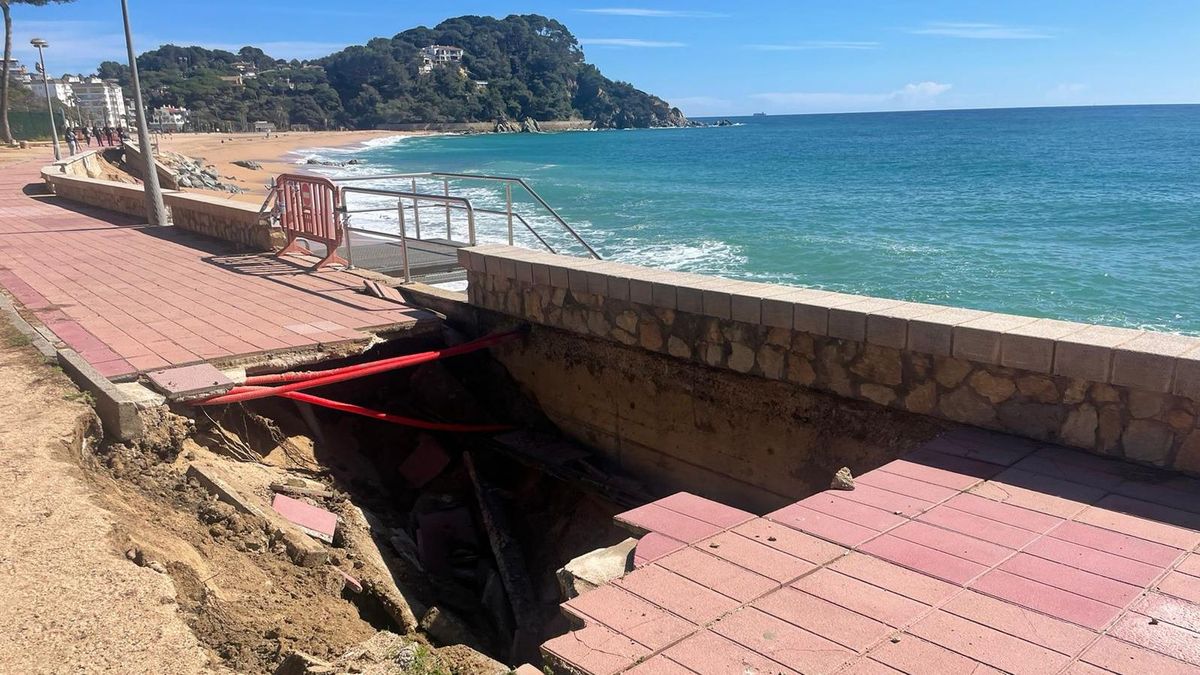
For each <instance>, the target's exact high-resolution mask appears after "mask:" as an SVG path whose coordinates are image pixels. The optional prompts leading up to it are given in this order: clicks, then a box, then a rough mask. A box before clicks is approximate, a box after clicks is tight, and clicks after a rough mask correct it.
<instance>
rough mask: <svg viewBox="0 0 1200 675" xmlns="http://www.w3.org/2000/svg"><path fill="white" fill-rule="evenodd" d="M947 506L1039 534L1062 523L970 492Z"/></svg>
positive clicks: (948, 502)
mask: <svg viewBox="0 0 1200 675" xmlns="http://www.w3.org/2000/svg"><path fill="white" fill-rule="evenodd" d="M945 506H948V507H950V508H952V509H958V510H959V511H966V512H967V513H971V514H974V515H977V516H981V517H983V518H987V519H989V520H992V521H995V522H997V523H1004V524H1005V525H1011V526H1012V527H1019V528H1021V529H1023V530H1029V531H1030V532H1037V533H1039V534H1041V533H1044V532H1047V531H1049V530H1050V529H1051V528H1053V527H1054V526H1055V525H1058V524H1059V523H1061V522H1062V519H1061V518H1058V517H1055V516H1051V515H1047V514H1045V513H1040V512H1038V511H1033V510H1030V509H1024V508H1021V507H1019V506H1013V505H1011V504H1004V503H1002V502H997V501H994V500H991V499H986V498H984V497H980V496H979V495H976V494H972V493H969V492H964V493H963V494H960V495H956V496H954V497H952V498H951V499H950V500H948V501H947V502H946V503H945Z"/></svg>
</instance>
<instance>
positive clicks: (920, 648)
mask: <svg viewBox="0 0 1200 675" xmlns="http://www.w3.org/2000/svg"><path fill="white" fill-rule="evenodd" d="M871 658H872V659H875V660H877V661H879V662H881V663H884V664H887V665H888V666H891V667H893V668H895V669H897V670H900V671H902V672H905V673H912V674H914V675H926V674H927V673H928V674H931V675H932V674H934V673H936V674H938V675H960V674H965V673H970V674H971V675H976V674H977V673H978V674H981V673H982V671H981V670H980V669H979V665H980V664H979V661H976V660H975V659H972V658H970V657H967V656H963V655H962V654H956V653H955V652H952V651H950V650H949V649H946V648H945V647H939V646H938V645H935V644H933V643H932V642H926V641H925V640H922V639H921V638H918V637H916V636H912V635H904V636H901V638H900V640H899V641H898V642H891V641H888V642H884V643H883V645H881V646H880V647H879V648H878V649H875V650H874V651H872V652H871Z"/></svg>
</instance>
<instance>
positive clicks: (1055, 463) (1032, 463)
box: [1012, 450, 1124, 491]
mask: <svg viewBox="0 0 1200 675" xmlns="http://www.w3.org/2000/svg"><path fill="white" fill-rule="evenodd" d="M1076 455H1078V456H1076ZM1012 468H1014V469H1017V470H1020V471H1028V472H1030V473H1036V474H1041V475H1043V476H1049V477H1051V478H1056V479H1058V480H1064V481H1068V482H1071V483H1079V484H1082V485H1088V486H1091V487H1096V488H1100V489H1103V490H1106V491H1107V490H1109V489H1111V488H1113V487H1116V486H1117V485H1118V484H1120V483H1121V481H1122V480H1124V479H1123V478H1122V477H1121V475H1120V474H1119V473H1117V472H1115V471H1113V467H1112V464H1111V463H1110V462H1105V461H1104V460H1101V459H1098V458H1089V457H1086V456H1084V455H1083V454H1082V453H1073V452H1070V451H1050V450H1039V451H1038V452H1036V453H1034V454H1032V455H1030V456H1029V457H1026V458H1025V459H1022V460H1021V461H1019V462H1017V463H1016V464H1014V465H1013V466H1012Z"/></svg>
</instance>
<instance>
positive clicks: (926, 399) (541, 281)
mask: <svg viewBox="0 0 1200 675" xmlns="http://www.w3.org/2000/svg"><path fill="white" fill-rule="evenodd" d="M460 261H461V262H462V263H463V265H464V266H465V267H466V268H467V270H468V279H469V286H468V298H469V300H470V302H471V303H472V304H474V305H476V306H479V307H482V308H486V309H489V310H493V311H496V312H502V313H504V314H507V315H510V316H514V317H519V318H522V319H525V320H528V321H531V322H533V323H536V324H542V325H546V326H553V327H555V328H558V329H562V330H565V331H569V332H572V333H577V334H580V335H586V336H590V337H592V338H596V339H600V340H606V341H609V342H613V343H619V344H621V345H626V346H628V347H630V348H634V349H637V350H643V351H647V352H652V353H656V354H661V355H666V356H669V357H671V358H674V359H677V360H679V361H683V362H687V363H691V364H702V365H704V366H706V367H708V368H712V369H717V370H723V371H733V372H737V373H744V374H747V375H751V376H755V377H758V378H762V379H765V380H771V381H775V382H780V383H787V384H788V385H790V388H788V389H787V391H790V392H795V394H796V395H799V394H800V393H801V392H804V391H806V390H818V391H824V392H830V393H833V394H836V395H838V396H840V397H844V398H848V399H857V400H860V401H869V402H871V403H873V404H876V405H879V406H884V407H886V408H891V409H895V410H901V411H908V412H911V413H919V414H921V415H928V416H932V417H937V418H942V419H945V420H951V421H955V422H962V423H966V424H971V425H975V426H979V427H984V428H989V429H995V430H998V431H1003V432H1007V433H1012V434H1016V435H1020V436H1025V437H1028V438H1032V439H1036V440H1040V441H1051V442H1056V443H1062V444H1065V445H1070V446H1074V447H1077V448H1082V449H1085V450H1089V451H1092V452H1095V453H1098V454H1102V455H1107V456H1112V457H1119V458H1124V459H1127V460H1130V461H1134V462H1139V463H1145V464H1150V465H1154V466H1158V467H1166V468H1174V469H1178V470H1181V471H1185V472H1189V473H1200V429H1198V426H1197V425H1198V422H1197V413H1200V407H1198V405H1197V400H1200V338H1193V337H1185V336H1179V335H1173V334H1165V333H1155V332H1149V331H1139V330H1132V329H1124V328H1113V327H1106V326H1093V325H1087V324H1078V323H1072V322H1066V321H1055V320H1050V319H1035V318H1032V317H1021V316H1013V315H1006V314H998V313H990V312H982V311H976V310H969V309H961V308H952V307H941V306H937V305H927V304H920V303H908V302H900V301H895V300H885V299H881V298H869V297H863V296H855V295H846V294H840V293H831V292H826V291H818V290H812V289H801V288H794V287H784V286H772V285H769V284H757V283H750V282H741V281H732V280H728V279H721V278H715V277H704V276H700V275H693V274H682V273H675V272H667V271H662V270H655V269H649V268H641V267H635V266H631V265H621V264H615V263H607V262H600V261H595V260H588V259H580V258H570V257H565V256H554V255H550V254H545V253H540V252H535V251H529V250H525V249H517V248H511V247H505V246H480V247H474V248H471V249H465V250H463V251H461V252H460ZM568 357H569V355H568ZM632 377H633V379H631V380H630V386H637V382H636V376H632ZM596 395H597V396H605V395H606V394H605V393H604V392H602V391H597V392H596ZM611 431H612V433H614V434H616V435H618V436H620V435H622V434H623V431H622V430H620V429H613V430H611Z"/></svg>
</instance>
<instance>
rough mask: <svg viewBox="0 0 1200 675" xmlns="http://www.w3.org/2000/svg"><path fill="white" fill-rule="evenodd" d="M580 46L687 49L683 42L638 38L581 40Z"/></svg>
mask: <svg viewBox="0 0 1200 675" xmlns="http://www.w3.org/2000/svg"><path fill="white" fill-rule="evenodd" d="M579 44H581V45H592V46H596V47H649V48H664V47H686V46H687V44H685V43H683V42H665V41H662V40H639V39H637V38H580V39H579Z"/></svg>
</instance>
